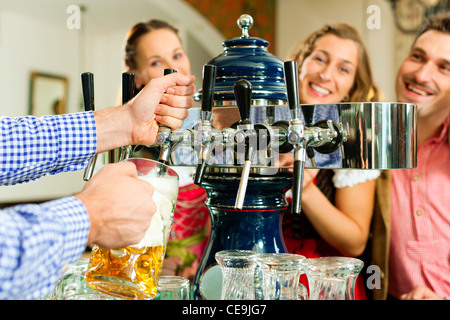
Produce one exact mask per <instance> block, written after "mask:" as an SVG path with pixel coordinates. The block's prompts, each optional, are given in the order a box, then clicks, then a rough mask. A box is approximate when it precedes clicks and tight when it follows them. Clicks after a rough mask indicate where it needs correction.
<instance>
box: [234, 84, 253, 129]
mask: <svg viewBox="0 0 450 320" xmlns="http://www.w3.org/2000/svg"><path fill="white" fill-rule="evenodd" d="M234 96H235V99H236V104H237V106H238V109H239V115H240V116H241V123H251V121H250V103H251V98H252V84H251V83H250V81H248V80H245V79H241V80H238V81H236V83H235V84H234Z"/></svg>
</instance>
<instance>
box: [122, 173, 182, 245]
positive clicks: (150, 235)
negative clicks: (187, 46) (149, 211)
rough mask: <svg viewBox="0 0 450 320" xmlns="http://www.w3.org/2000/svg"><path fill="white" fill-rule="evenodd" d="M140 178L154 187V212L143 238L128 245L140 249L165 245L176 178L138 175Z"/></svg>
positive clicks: (172, 209)
mask: <svg viewBox="0 0 450 320" xmlns="http://www.w3.org/2000/svg"><path fill="white" fill-rule="evenodd" d="M139 178H140V179H142V180H145V181H148V182H150V183H151V184H152V185H153V187H154V193H153V197H152V199H153V201H154V202H155V203H156V212H155V213H154V214H153V217H152V220H151V222H150V227H149V228H148V229H147V231H146V233H145V236H144V238H143V239H142V240H141V241H140V242H139V243H138V244H135V245H132V246H130V247H132V248H135V249H141V248H144V247H155V246H162V245H166V244H167V241H168V240H169V233H170V229H171V227H172V221H173V211H174V207H175V202H176V199H177V196H178V179H177V178H176V177H167V176H166V177H158V176H156V175H154V176H148V175H147V176H139Z"/></svg>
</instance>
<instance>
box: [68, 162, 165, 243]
mask: <svg viewBox="0 0 450 320" xmlns="http://www.w3.org/2000/svg"><path fill="white" fill-rule="evenodd" d="M153 190H154V189H153V186H152V185H151V184H150V183H148V182H147V181H144V180H141V179H138V178H137V172H136V166H135V165H134V164H133V163H131V162H124V163H114V164H109V165H106V166H105V167H103V168H102V169H101V170H100V171H99V172H98V173H97V174H96V175H95V176H93V177H92V179H91V180H89V181H88V182H87V183H86V185H85V187H84V188H83V190H82V191H81V192H80V193H79V194H76V195H75V197H77V198H78V199H80V200H81V202H83V204H84V206H85V207H86V209H87V212H88V214H89V217H90V220H91V229H90V232H89V238H88V244H90V243H96V244H98V245H100V246H102V247H105V248H121V247H125V246H128V245H133V244H136V243H138V242H139V241H140V240H141V239H142V238H143V237H144V235H145V232H146V231H147V229H148V228H149V226H150V221H151V218H152V216H153V214H154V213H155V212H156V204H155V203H154V202H153V200H152V196H153Z"/></svg>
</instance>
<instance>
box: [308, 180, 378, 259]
mask: <svg viewBox="0 0 450 320" xmlns="http://www.w3.org/2000/svg"><path fill="white" fill-rule="evenodd" d="M302 210H303V211H304V213H305V214H306V216H307V217H308V220H309V221H310V222H311V224H312V225H313V227H314V228H315V230H316V231H317V233H318V234H319V235H320V236H321V237H322V239H324V240H325V241H326V242H327V243H328V244H329V245H331V246H332V247H334V248H335V249H336V250H338V251H339V252H340V253H341V254H342V255H344V256H358V255H360V254H361V253H362V251H363V250H364V247H365V245H366V242H367V239H368V234H369V228H368V226H367V222H366V221H368V220H369V221H370V216H371V213H370V210H368V209H367V208H361V211H359V214H360V216H359V217H358V218H359V219H358V218H357V219H355V218H354V217H353V216H352V213H349V212H348V210H347V211H345V212H344V211H342V209H340V208H339V206H337V205H336V206H335V205H333V204H332V203H331V202H330V201H329V200H328V199H327V198H326V196H325V195H324V194H323V193H322V192H321V191H320V190H319V189H318V188H317V186H316V185H314V184H310V185H308V186H307V187H306V188H305V189H304V190H303V195H302ZM352 212H353V211H352ZM363 216H364V217H363Z"/></svg>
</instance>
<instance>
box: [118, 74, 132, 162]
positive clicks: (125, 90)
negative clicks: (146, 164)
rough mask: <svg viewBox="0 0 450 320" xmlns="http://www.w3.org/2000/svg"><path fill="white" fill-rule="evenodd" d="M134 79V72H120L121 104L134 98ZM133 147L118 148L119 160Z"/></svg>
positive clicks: (124, 157)
mask: <svg viewBox="0 0 450 320" xmlns="http://www.w3.org/2000/svg"><path fill="white" fill-rule="evenodd" d="M134 80H135V75H134V73H132V72H124V73H122V104H126V103H128V101H130V100H131V99H133V98H134V95H135V90H136V83H135V81H134ZM133 148H134V147H133V146H131V145H129V146H124V147H122V148H120V161H123V160H125V159H128V158H129V157H130V156H131V154H132V152H133Z"/></svg>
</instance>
